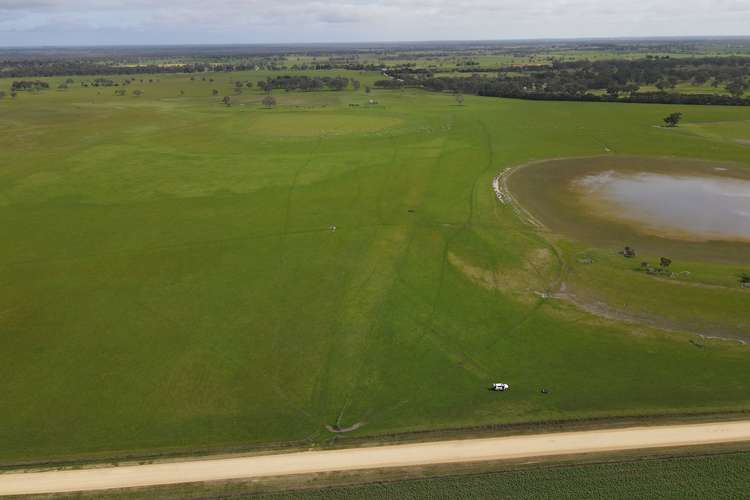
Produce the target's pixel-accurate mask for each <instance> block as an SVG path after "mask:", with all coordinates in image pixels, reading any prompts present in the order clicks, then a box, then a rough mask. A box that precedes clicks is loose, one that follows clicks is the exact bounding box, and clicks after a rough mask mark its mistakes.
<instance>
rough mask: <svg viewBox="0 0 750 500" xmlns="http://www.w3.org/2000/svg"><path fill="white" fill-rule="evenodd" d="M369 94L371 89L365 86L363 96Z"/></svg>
mask: <svg viewBox="0 0 750 500" xmlns="http://www.w3.org/2000/svg"><path fill="white" fill-rule="evenodd" d="M370 92H372V89H371V88H370V86H369V85H366V86H365V94H369V93H370Z"/></svg>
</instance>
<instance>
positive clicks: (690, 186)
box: [507, 155, 750, 264]
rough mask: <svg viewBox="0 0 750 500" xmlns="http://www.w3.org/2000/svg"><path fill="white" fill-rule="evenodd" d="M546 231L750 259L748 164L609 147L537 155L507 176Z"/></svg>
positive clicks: (698, 256)
mask: <svg viewBox="0 0 750 500" xmlns="http://www.w3.org/2000/svg"><path fill="white" fill-rule="evenodd" d="M507 185H508V188H509V190H510V192H511V194H512V195H513V197H514V198H515V199H516V201H517V202H518V203H519V204H520V205H521V206H522V207H523V208H524V209H525V210H526V211H527V212H529V213H530V214H531V215H532V216H534V218H535V219H536V220H537V221H539V222H540V223H541V224H543V225H544V226H545V227H546V228H547V229H548V230H549V231H551V232H552V233H556V234H558V235H562V236H566V237H568V238H569V239H572V240H575V241H577V242H579V243H583V244H584V245H591V246H594V247H599V248H609V249H611V250H613V251H616V250H617V249H618V248H619V249H621V248H622V247H623V246H625V245H629V246H633V247H636V248H637V249H638V251H639V253H644V254H649V255H652V256H656V257H658V256H660V255H669V256H671V257H677V258H680V259H686V260H694V259H695V260H705V259H707V260H714V261H722V262H727V263H728V262H732V263H739V262H741V263H743V264H746V263H748V262H750V167H749V166H748V165H745V164H740V163H730V162H714V161H706V160H693V159H687V158H675V157H639V156H619V155H609V156H600V157H588V158H565V159H556V160H548V161H541V162H535V163H533V164H530V165H527V166H523V167H521V168H518V169H515V170H514V171H513V172H512V173H511V174H510V175H509V176H508V178H507Z"/></svg>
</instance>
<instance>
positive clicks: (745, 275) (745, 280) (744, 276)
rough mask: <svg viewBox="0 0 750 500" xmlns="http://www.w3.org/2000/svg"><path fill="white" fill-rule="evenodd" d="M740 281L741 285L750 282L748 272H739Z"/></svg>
mask: <svg viewBox="0 0 750 500" xmlns="http://www.w3.org/2000/svg"><path fill="white" fill-rule="evenodd" d="M740 283H742V284H743V285H746V284H750V273H741V274H740Z"/></svg>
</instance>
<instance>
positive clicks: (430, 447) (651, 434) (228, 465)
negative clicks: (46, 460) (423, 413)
mask: <svg viewBox="0 0 750 500" xmlns="http://www.w3.org/2000/svg"><path fill="white" fill-rule="evenodd" d="M739 441H750V421H737V422H720V423H709V424H690V425H672V426H660V427H630V428H625V429H609V430H596V431H582V432H562V433H551V434H535V435H524V436H509V437H498V438H483V439H467V440H457V441H436V442H431V443H418V444H402V445H392V446H378V447H370V448H356V449H343V450H327V451H310V452H296V453H286V454H277V455H264V456H248V457H236V458H223V459H204V460H191V461H184V462H169V463H166V462H165V463H157V464H149V465H133V466H121V467H102V468H92V469H81V470H66V471H50V472H29V473H6V474H0V495H18V494H27V493H57V492H71V491H84V490H102V489H108V488H127V487H134V486H154V485H164V484H177V483H188V482H197V481H219V480H227V479H241V478H254V477H263V476H283V475H290V474H307V473H316V472H330V471H351V470H357V469H377V468H385V467H408V466H412V465H429V464H448V463H457V462H478V461H484V460H502V459H512V458H526V457H541V456H551V455H567V454H578V453H591V452H607V451H617V450H632V449H639V448H659V447H673V446H686V445H698V444H711V443H727V442H739Z"/></svg>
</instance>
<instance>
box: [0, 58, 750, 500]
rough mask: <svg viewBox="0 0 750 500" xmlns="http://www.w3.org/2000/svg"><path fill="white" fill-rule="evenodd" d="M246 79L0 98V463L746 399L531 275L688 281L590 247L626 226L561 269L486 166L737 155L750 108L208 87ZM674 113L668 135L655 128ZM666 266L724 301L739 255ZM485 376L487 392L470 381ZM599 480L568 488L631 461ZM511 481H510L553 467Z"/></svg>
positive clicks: (710, 360)
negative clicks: (494, 389) (586, 260)
mask: <svg viewBox="0 0 750 500" xmlns="http://www.w3.org/2000/svg"><path fill="white" fill-rule="evenodd" d="M268 74H269V73H267V72H263V71H259V72H245V73H228V74H223V73H216V74H211V78H213V79H214V81H213V82H210V81H203V80H202V79H201V78H200V77H197V78H196V79H195V80H191V79H190V78H189V76H188V75H155V76H152V77H151V76H146V77H145V80H144V83H140V82H137V83H133V84H131V86H130V87H129V92H128V95H126V96H124V97H118V96H115V95H114V89H111V88H92V87H89V88H81V87H80V86H78V85H77V84H74V85H72V86H71V88H70V89H68V90H64V91H58V90H48V91H44V92H41V93H32V92H19V93H18V96H17V97H15V98H13V99H11V98H10V97H5V98H4V99H2V100H0V151H2V157H0V227H1V228H2V234H3V239H2V242H3V244H2V245H1V246H0V342H2V348H1V349H0V394H2V404H1V405H0V406H1V407H2V409H3V411H0V443H2V446H0V462H1V463H5V464H17V463H21V462H25V461H40V460H48V459H49V460H52V459H67V458H75V457H92V456H107V457H110V456H118V455H126V454H145V455H148V454H154V453H161V452H168V451H195V450H205V449H216V450H225V449H238V448H248V447H264V446H269V445H272V444H294V445H301V446H307V445H311V444H312V445H315V444H330V443H332V442H337V441H340V440H346V439H349V438H350V437H355V438H362V437H373V436H383V435H391V434H396V433H403V432H411V431H423V430H433V431H435V430H438V431H439V430H441V429H454V428H464V427H476V426H485V425H495V424H502V423H511V422H545V421H550V420H565V419H588V418H598V417H610V416H644V415H655V414H687V413H696V412H730V411H746V410H748V409H750V377H748V373H749V371H748V356H750V348H749V347H748V346H747V345H742V344H739V343H737V342H730V341H724V340H710V339H702V338H700V337H697V336H696V334H695V333H683V332H667V331H662V330H657V329H654V328H652V327H650V326H648V325H646V324H639V323H635V324H628V323H622V322H619V321H616V320H615V319H606V318H602V317H599V316H596V315H592V314H590V313H588V312H586V311H585V310H583V309H580V308H578V307H576V306H575V305H573V304H572V303H570V302H569V301H565V300H560V299H556V298H550V297H549V295H548V294H547V293H545V292H549V293H551V292H554V291H557V289H558V288H559V285H560V283H561V281H563V280H565V281H567V282H570V283H572V284H575V286H576V287H577V288H576V291H577V293H578V294H579V296H580V297H584V298H585V297H586V294H587V293H588V294H589V295H591V296H594V297H598V298H600V300H611V301H612V302H615V303H617V301H618V300H625V301H629V302H628V304H629V305H628V307H629V308H631V309H636V310H639V309H640V308H642V309H643V311H645V312H646V313H647V314H654V313H658V312H660V311H665V312H666V314H667V315H668V316H670V317H677V318H679V317H680V316H681V315H683V314H685V313H686V312H689V311H690V308H692V307H693V306H694V304H695V303H696V301H700V300H702V299H701V298H702V297H704V295H702V293H703V288H700V287H696V288H695V292H693V289H690V290H691V292H690V293H689V294H687V292H685V290H686V288H685V286H686V285H685V284H683V283H677V282H672V281H668V280H666V281H665V280H662V281H657V280H656V279H650V278H651V277H646V276H644V275H643V274H642V273H637V272H635V271H633V270H632V269H631V268H630V267H628V266H631V267H632V263H627V265H625V264H623V261H624V259H622V257H619V256H618V255H616V251H617V250H619V249H620V248H621V247H622V245H627V244H629V243H630V242H628V241H622V242H621V243H620V244H618V245H617V247H614V248H611V247H608V246H603V247H594V248H591V249H588V250H590V251H591V252H592V254H593V255H594V256H595V260H596V261H597V265H596V266H588V267H586V266H577V265H576V256H577V255H578V254H579V253H580V252H581V251H583V250H587V248H586V246H585V245H582V244H581V243H580V242H577V241H572V240H568V239H560V238H557V237H554V236H553V235H551V234H548V233H544V232H540V231H538V230H536V229H535V228H534V227H532V226H530V225H528V224H525V223H524V222H523V221H522V220H521V218H519V217H518V215H517V214H516V212H515V211H514V207H513V206H512V205H509V204H502V203H499V202H498V200H497V199H496V197H495V194H494V193H493V191H492V179H493V178H494V177H495V176H496V175H497V174H498V173H499V172H501V171H502V170H504V169H505V168H507V167H512V166H515V165H520V164H524V163H527V162H529V161H532V160H539V159H547V158H558V157H572V156H591V155H602V154H618V155H643V156H675V157H682V158H703V159H707V160H715V161H722V162H726V161H731V162H737V164H738V165H742V166H743V168H744V167H747V168H750V149H749V147H748V145H747V144H745V143H744V142H742V141H745V140H750V137H749V136H748V134H747V131H748V123H749V121H750V109H748V108H743V107H703V106H666V105H636V104H629V105H624V104H617V103H610V104H607V103H576V102H535V101H520V100H505V99H490V98H480V97H471V96H469V97H466V100H465V103H464V104H463V105H458V104H457V102H456V100H455V98H454V96H452V95H448V94H440V93H427V92H423V91H419V90H403V91H385V90H373V91H372V93H370V94H366V93H365V92H364V85H365V84H367V83H368V82H373V81H374V80H376V79H380V78H382V76H381V75H379V74H377V73H361V72H356V71H352V72H346V71H343V70H342V71H338V72H331V73H326V74H330V75H334V74H338V75H345V76H350V77H354V78H357V79H359V80H361V81H362V82H363V89H362V90H359V91H354V90H351V89H349V90H346V91H342V92H332V91H327V92H308V93H305V92H290V93H284V92H279V91H275V92H274V96H275V97H276V99H277V101H278V106H276V107H275V108H269V109H267V108H264V107H263V106H262V105H261V100H262V98H263V97H264V94H263V93H262V92H261V91H260V90H258V89H257V86H256V87H253V89H251V90H245V91H244V92H243V94H242V95H237V96H235V95H234V94H233V93H232V88H233V83H232V80H234V81H243V82H244V81H247V80H250V81H253V82H256V83H257V81H258V80H260V79H265V77H266V76H267V75H268ZM318 74H323V73H321V72H318ZM115 78H117V79H122V78H124V77H115ZM139 78H140V77H139ZM149 78H150V79H152V80H153V82H152V83H149V82H148V80H149ZM46 80H48V81H50V83H51V84H52V89H54V88H55V87H56V86H57V83H59V82H60V81H62V80H64V78H48V79H46ZM74 80H76V81H78V80H80V78H79V77H74ZM9 86H10V81H9V80H0V89H3V90H6V91H7V89H8V87H9ZM135 89H141V90H142V91H143V95H142V96H140V97H136V96H134V95H133V94H132V91H133V90H135ZM213 89H218V90H220V94H219V95H218V96H215V97H214V96H212V90H213ZM181 91H183V93H181ZM223 95H231V96H232V105H231V106H229V107H227V106H224V105H223V104H222V103H221V97H222V96H223ZM370 101H372V103H370ZM674 111H681V112H684V114H685V121H686V123H685V125H684V126H682V127H680V128H679V129H676V130H667V129H664V128H657V127H655V125H659V124H660V123H661V119H662V118H663V117H664V116H665V115H667V114H669V113H671V112H674ZM543 188H544V186H539V189H540V190H542V189H543ZM334 226H335V228H334ZM334 229H335V230H334ZM552 243H554V246H553V245H552ZM558 252H559V254H558ZM680 265H682V266H687V267H689V268H690V269H691V270H693V273H692V275H691V276H692V277H691V283H695V284H698V285H700V284H703V285H712V286H713V285H718V286H721V287H722V288H720V289H715V288H711V289H710V290H711V291H707V292H706V294H707V295H705V297H710V298H707V299H706V301H707V302H706V304H710V314H711V315H712V317H716V318H719V319H721V318H724V319H726V318H744V317H745V316H746V313H742V315H740V310H742V309H744V310H747V309H748V308H747V306H748V305H750V291H745V290H742V289H740V288H739V286H738V284H737V280H736V275H737V273H739V272H741V271H743V270H748V268H750V259H748V261H745V262H744V263H743V262H735V263H733V264H732V265H731V266H730V265H728V264H717V263H714V262H702V261H700V260H697V261H695V262H693V261H691V262H684V263H683V262H681V263H680ZM670 297H689V299H684V300H670ZM623 298H626V299H623ZM636 312H637V311H636ZM717 321H718V320H717ZM743 321H744V320H743ZM734 327H735V328H739V329H744V331H745V332H747V330H748V326H747V324H744V323H743V324H742V325H739V326H738V325H735V326H734ZM678 330H679V328H678ZM706 333H708V334H709V336H711V335H710V332H706ZM497 381H503V382H507V383H509V384H511V387H512V390H511V391H510V392H508V393H504V394H494V393H491V392H489V391H488V390H487V386H488V384H489V383H491V382H497ZM542 388H545V389H548V393H547V394H543V393H541V392H540V391H541V389H542ZM355 424H359V426H358V428H356V429H355V430H353V431H352V432H350V433H334V432H331V429H333V430H336V429H337V428H338V429H346V428H348V427H350V426H355ZM327 426H328V427H327ZM712 460H713V459H712ZM727 460H740V461H743V460H744V461H743V462H742V463H744V464H746V463H747V462H746V457H744V456H743V457H740V458H737V457H734V458H728V459H727ZM732 464H733V462H732ZM732 464H730V465H727V464H726V463H725V462H721V461H719V462H711V463H710V464H708V465H709V466H710V467H718V468H722V467H729V466H731V467H735V465H736V464H734V465H732ZM629 467H630V466H629ZM632 467H640V466H632ZM695 467H697V466H695V465H689V466H685V467H683V466H678V467H677V469H675V471H674V474H675V476H674V477H679V478H683V477H687V478H689V477H690V476H691V474H690V472H689V471H692V470H694V468H695ZM597 471H598V472H596V477H597V478H599V479H601V482H600V483H597V484H600V486H591V487H592V488H600V487H603V486H601V485H602V484H606V485H608V486H611V484H612V483H611V481H610V478H612V477H614V476H613V475H615V476H618V477H621V478H622V481H627V479H625V478H626V477H630V476H628V475H622V474H620V473H619V472H617V471H613V469H608V468H606V467H605V468H604V469H601V470H599V469H597ZM685 471H688V473H685ZM579 473H580V475H581V477H583V476H585V475H587V474H588V472H586V471H584V470H580V471H578V470H577V469H573V471H572V472H570V474H571V475H570V477H567V478H566V479H564V480H563V479H560V480H563V481H572V482H571V483H566V484H569V485H570V484H574V483H575V477H577V476H576V474H579ZM599 473H601V476H599ZM535 474H541V475H542V476H539V477H536V476H535V477H526V476H523V477H521V476H519V478H518V479H517V480H515V479H514V481H516V482H514V483H513V484H517V485H519V486H518V487H519V488H520V487H521V486H520V485H529V484H534V483H539V484H541V486H539V487H540V488H542V487H544V486H543V485H544V484H546V483H545V482H544V481H543V479H544V477H543V476H544V475H545V474H552V475H554V474H558V473H557V472H555V471H552V472H538V473H535ZM670 474H671V472H670ZM597 480H598V479H597ZM653 480H654V481H660V480H661V479H659V478H656V477H655V476H654V479H653ZM680 480H681V479H680ZM446 481H449V483H446V484H447V486H445V487H446V488H450V484H453V483H450V481H451V480H446ZM498 481H502V479H498ZM436 484H437V483H436ZM617 484H620V483H617ZM645 484H646V483H644V485H643V488H646V486H645ZM712 486H713V487H715V486H716V485H715V484H713V485H712ZM408 487H409V488H432V487H433V486H430V483H419V484H417V485H410V486H408ZM435 487H437V486H435ZM477 487H479V486H477ZM514 487H516V486H514ZM570 487H572V486H570ZM726 487H727V488H730V489H729V490H726V491H727V492H728V494H730V493H731V491H733V490H731V488H733V486H731V484H730V483H727V486H726ZM440 488H443V486H440ZM362 491H365V493H362V495H364V497H368V498H372V497H373V496H374V495H376V494H377V495H380V494H381V493H380V490H377V491H375V492H374V493H373V492H372V491H374V490H362ZM383 491H385V490H383ZM389 491H390V490H389ZM623 491H625V490H623ZM628 491H632V490H628ZM644 491H645V490H644ZM712 491H717V490H712ZM358 494H359V493H358ZM390 494H391V493H388V492H386V493H383V495H390Z"/></svg>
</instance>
